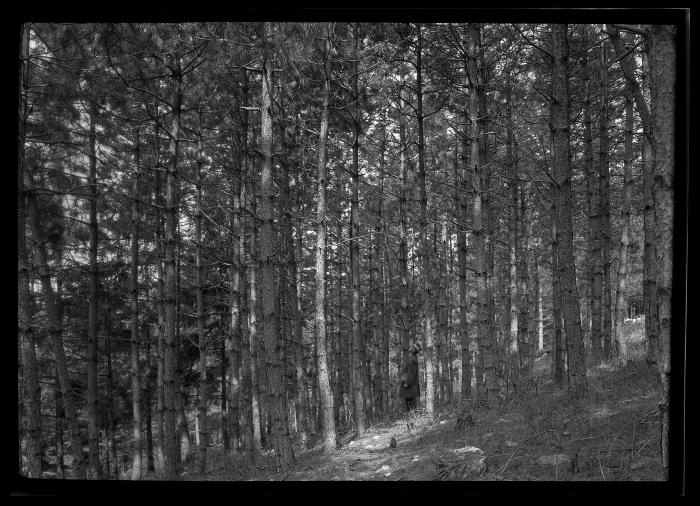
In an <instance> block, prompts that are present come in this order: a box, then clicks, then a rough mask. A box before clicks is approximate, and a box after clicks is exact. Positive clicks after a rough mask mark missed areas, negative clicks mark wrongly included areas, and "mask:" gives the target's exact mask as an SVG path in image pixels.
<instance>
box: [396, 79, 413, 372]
mask: <svg viewBox="0 0 700 506" xmlns="http://www.w3.org/2000/svg"><path fill="white" fill-rule="evenodd" d="M402 72H403V71H402ZM403 87H404V76H403V74H402V75H401V87H400V88H399V94H400V98H399V107H400V109H399V161H400V169H401V190H400V193H399V220H400V222H401V225H400V232H399V233H400V237H399V276H400V277H401V302H400V304H401V312H400V315H399V335H400V336H401V337H400V342H401V353H400V354H399V357H398V360H397V362H398V368H397V369H398V370H399V371H400V370H401V364H402V363H403V362H404V361H405V360H406V359H408V348H409V346H410V343H409V339H410V337H409V325H410V321H411V314H410V313H409V303H408V295H409V286H408V218H407V210H406V206H407V198H408V192H409V186H408V185H409V181H408V166H407V165H408V164H407V160H406V157H407V155H406V150H407V149H408V146H407V142H406V121H405V117H404V112H403V111H404V107H405V101H404V98H403V95H404V89H403Z"/></svg>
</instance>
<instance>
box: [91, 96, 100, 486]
mask: <svg viewBox="0 0 700 506" xmlns="http://www.w3.org/2000/svg"><path fill="white" fill-rule="evenodd" d="M89 114H90V127H89V128H90V131H89V135H88V142H89V147H88V156H89V159H90V170H89V174H88V186H89V191H90V193H89V197H88V201H89V202H90V211H89V213H90V239H89V254H88V256H89V269H90V282H89V285H88V332H87V336H88V342H87V394H88V395H87V408H88V445H89V462H90V477H91V478H94V479H101V478H102V466H101V464H100V432H99V429H98V427H97V338H98V336H97V332H98V321H97V311H98V303H99V300H98V285H99V279H98V276H99V272H98V266H97V227H98V225H97V148H96V123H97V106H96V105H95V103H94V102H92V103H91V105H90V113H89Z"/></svg>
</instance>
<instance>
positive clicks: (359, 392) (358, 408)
mask: <svg viewBox="0 0 700 506" xmlns="http://www.w3.org/2000/svg"><path fill="white" fill-rule="evenodd" d="M357 30H358V27H357V25H355V27H354V29H353V26H352V25H348V31H349V32H350V31H352V32H353V34H352V36H353V39H354V41H355V47H354V55H355V61H354V64H353V76H354V77H353V79H352V88H353V89H352V93H353V101H354V102H355V107H354V111H353V142H352V190H351V191H352V193H351V195H352V200H351V205H350V221H351V227H350V232H351V233H350V278H351V279H352V384H353V404H354V409H355V412H354V415H355V430H356V431H357V435H358V436H361V435H362V434H364V432H365V413H364V411H365V410H364V393H363V390H364V389H363V381H362V374H363V370H362V365H363V363H364V346H365V345H364V343H363V342H362V333H361V332H360V324H361V321H360V242H359V237H360V215H359V209H358V207H359V190H360V164H359V158H358V154H359V147H360V117H359V114H360V106H359V95H360V93H359V89H358V81H359V79H358V75H357V73H358V63H357V55H358V43H359V40H358V33H357ZM418 72H420V70H419V71H418Z"/></svg>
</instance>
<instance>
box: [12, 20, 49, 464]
mask: <svg viewBox="0 0 700 506" xmlns="http://www.w3.org/2000/svg"><path fill="white" fill-rule="evenodd" d="M29 32H30V25H29V24H25V25H24V26H23V27H22V29H21V36H20V37H21V40H20V59H19V75H20V81H19V106H20V110H19V118H18V120H19V128H18V136H17V205H18V212H17V287H18V290H17V327H18V328H19V342H20V349H21V360H22V362H21V367H22V369H21V372H20V378H22V380H23V381H24V389H23V391H22V392H21V400H22V402H23V403H24V410H25V414H24V417H25V424H24V427H23V428H24V430H25V434H26V438H27V460H28V464H29V466H28V467H29V474H28V477H29V478H39V477H40V476H41V454H42V449H41V386H40V384H39V371H38V366H37V359H36V342H35V337H34V332H33V330H32V298H31V289H30V280H29V265H28V254H27V239H26V229H25V227H26V220H27V216H26V201H25V188H24V144H25V140H26V126H27V116H28V110H27V100H28V97H27V93H28V87H29V69H28V60H29ZM56 416H57V420H58V413H57V414H56Z"/></svg>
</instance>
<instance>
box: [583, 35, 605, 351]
mask: <svg viewBox="0 0 700 506" xmlns="http://www.w3.org/2000/svg"><path fill="white" fill-rule="evenodd" d="M587 40H588V39H587V38H586V41H587ZM583 72H584V86H585V93H586V98H585V102H584V105H583V124H584V130H585V137H584V153H585V164H586V189H587V194H588V195H587V196H588V272H589V280H588V284H589V285H590V299H589V302H588V303H589V306H590V313H591V328H590V339H591V351H592V355H593V360H594V362H595V363H598V362H599V361H600V359H601V358H602V356H603V335H602V323H603V312H602V309H603V308H602V295H603V257H602V250H601V232H602V231H601V228H600V227H601V220H600V203H599V200H600V188H599V186H600V175H599V174H598V172H597V171H596V170H595V166H594V163H593V133H592V128H591V123H592V121H591V76H590V73H589V71H588V55H585V56H584V57H583Z"/></svg>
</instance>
